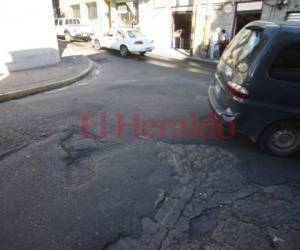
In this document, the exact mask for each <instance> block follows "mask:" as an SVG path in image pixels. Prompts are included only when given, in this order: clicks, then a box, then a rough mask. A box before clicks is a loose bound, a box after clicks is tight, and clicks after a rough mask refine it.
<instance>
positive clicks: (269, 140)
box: [259, 122, 300, 157]
mask: <svg viewBox="0 0 300 250" xmlns="http://www.w3.org/2000/svg"><path fill="white" fill-rule="evenodd" d="M259 144H260V147H261V148H262V149H263V150H264V151H267V152H269V153H271V154H273V155H275V156H280V157H287V156H292V155H294V154H295V153H297V152H298V151H299V149H300V124H299V123H296V122H280V123H277V124H274V125H272V126H270V127H268V128H267V129H266V130H265V131H264V132H263V134H262V136H261V138H260V140H259Z"/></svg>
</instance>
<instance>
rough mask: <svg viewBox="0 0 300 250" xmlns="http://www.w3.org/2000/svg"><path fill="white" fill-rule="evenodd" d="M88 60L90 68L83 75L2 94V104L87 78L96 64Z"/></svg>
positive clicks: (0, 95)
mask: <svg viewBox="0 0 300 250" xmlns="http://www.w3.org/2000/svg"><path fill="white" fill-rule="evenodd" d="M86 59H87V60H88V63H89V66H88V68H87V69H85V70H84V71H82V72H81V73H79V74H77V75H75V76H72V77H69V78H67V79H63V80H60V81H56V82H52V83H48V84H47V85H44V86H37V87H33V88H28V89H22V90H17V91H11V92H7V93H4V94H0V102H7V101H10V100H15V99H20V98H23V97H26V96H30V95H35V94H39V93H42V92H46V91H49V90H53V89H58V88H63V87H66V86H69V85H71V84H73V83H75V82H77V81H79V80H81V79H82V78H84V77H85V76H87V75H88V74H89V73H90V72H91V70H92V69H93V67H94V63H93V62H92V60H91V59H89V58H88V57H86Z"/></svg>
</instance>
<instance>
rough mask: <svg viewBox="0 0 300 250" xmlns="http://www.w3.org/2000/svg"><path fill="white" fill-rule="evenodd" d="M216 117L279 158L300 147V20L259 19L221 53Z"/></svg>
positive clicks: (213, 100)
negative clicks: (267, 20)
mask: <svg viewBox="0 0 300 250" xmlns="http://www.w3.org/2000/svg"><path fill="white" fill-rule="evenodd" d="M208 94H209V102H210V105H211V107H212V109H213V111H214V113H215V115H216V117H217V118H218V119H221V120H222V121H223V122H233V123H235V125H236V127H237V129H238V131H239V132H240V133H243V134H246V135H248V136H249V137H250V138H251V139H252V141H254V142H258V143H259V144H260V146H261V147H262V149H264V150H266V151H268V152H270V153H272V154H273V155H276V156H290V155H293V154H295V153H296V152H298V150H299V149H300V23H296V22H290V23H287V22H286V23H281V24H278V23H271V22H263V21H256V22H252V23H250V24H248V25H247V26H246V27H245V28H244V29H242V30H241V31H240V32H239V33H238V34H237V35H236V36H235V38H234V39H233V40H232V42H231V43H230V44H229V46H228V48H227V49H226V50H225V52H224V53H223V55H222V58H221V59H220V62H219V64H218V67H217V72H216V74H215V81H214V83H213V84H212V85H211V86H210V87H209V91H208Z"/></svg>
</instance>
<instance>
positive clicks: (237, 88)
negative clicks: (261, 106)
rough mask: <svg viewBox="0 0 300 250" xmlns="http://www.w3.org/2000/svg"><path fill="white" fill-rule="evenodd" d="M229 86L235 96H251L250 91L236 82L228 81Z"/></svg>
mask: <svg viewBox="0 0 300 250" xmlns="http://www.w3.org/2000/svg"><path fill="white" fill-rule="evenodd" d="M227 88H228V90H229V91H230V92H231V94H233V95H234V96H235V97H238V98H241V99H248V98H249V97H250V95H249V91H248V90H247V89H246V88H244V87H242V86H241V85H239V84H237V83H235V82H230V81H229V82H227Z"/></svg>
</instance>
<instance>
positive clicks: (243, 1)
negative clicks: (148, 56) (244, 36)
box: [193, 0, 300, 57]
mask: <svg viewBox="0 0 300 250" xmlns="http://www.w3.org/2000/svg"><path fill="white" fill-rule="evenodd" d="M197 1H198V3H197V26H198V27H197V30H196V33H197V35H196V41H195V46H194V48H193V49H194V52H195V53H196V54H200V55H201V56H203V57H206V56H207V55H208V53H207V50H208V47H209V43H210V38H211V35H212V33H213V32H214V31H215V30H216V28H221V29H225V30H226V31H227V33H228V35H229V38H230V39H231V38H233V36H234V35H235V34H236V33H237V32H238V31H240V30H241V28H242V27H244V26H245V25H246V24H248V23H249V22H251V21H255V20H265V21H272V22H283V21H296V20H298V21H300V0H264V1H262V0H261V1H259V0H255V1H249V0H238V1H237V0H235V1H228V0H197ZM201 16H202V17H201Z"/></svg>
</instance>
